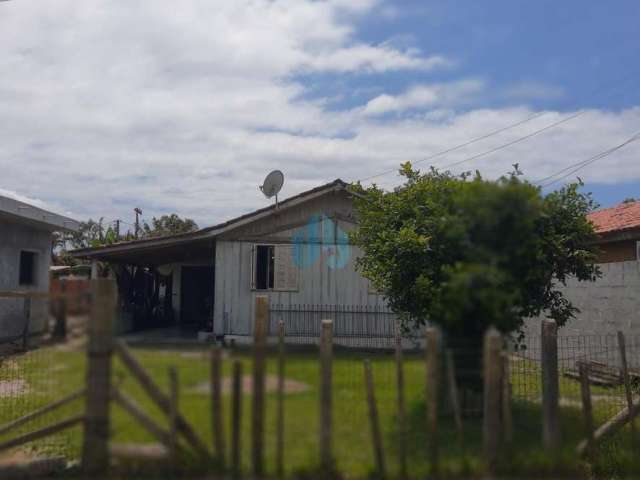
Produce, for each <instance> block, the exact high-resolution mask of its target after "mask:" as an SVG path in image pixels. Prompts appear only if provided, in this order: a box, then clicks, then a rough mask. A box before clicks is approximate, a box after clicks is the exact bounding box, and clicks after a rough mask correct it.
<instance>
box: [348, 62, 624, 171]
mask: <svg viewBox="0 0 640 480" xmlns="http://www.w3.org/2000/svg"><path fill="white" fill-rule="evenodd" d="M634 76H635V72H631V73H629V74H628V75H625V76H624V77H623V79H622V82H623V84H624V83H626V81H627V80H629V79H630V78H633V77H634ZM598 90H599V88H596V89H594V90H593V91H592V93H596V92H597V91H598ZM612 93H615V92H610V93H609V94H608V95H605V96H604V98H609V97H610V96H611V94H612ZM586 112H587V110H581V111H579V112H577V113H575V114H573V115H571V116H569V117H566V118H564V119H562V120H560V121H558V122H555V123H553V124H550V125H547V126H546V127H543V128H542V129H539V130H536V131H534V132H532V133H530V134H528V135H525V136H524V137H520V138H518V139H516V140H513V141H511V142H508V143H506V144H503V145H499V146H498V147H495V148H492V149H490V150H487V151H485V152H482V153H479V154H477V155H473V156H471V157H468V158H465V159H463V160H459V161H456V162H453V163H450V164H448V165H444V166H443V167H440V168H450V167H453V166H456V165H460V164H462V163H465V162H470V161H472V160H475V159H477V158H480V157H483V156H486V155H490V154H491V153H494V152H497V151H499V150H502V149H503V148H507V147H509V146H511V145H514V144H516V143H519V142H522V141H524V140H527V139H529V138H531V137H534V136H536V135H538V134H540V133H543V132H545V131H547V130H549V129H551V128H554V127H555V126H557V125H560V124H562V123H565V122H568V121H570V120H573V119H574V118H577V117H579V116H581V115H583V114H585V113H586ZM547 113H549V112H540V113H537V114H535V115H531V116H529V117H527V118H525V119H523V120H520V121H519V122H516V123H514V124H510V125H507V126H505V127H502V128H499V129H498V130H494V131H492V132H489V133H486V134H484V135H481V136H479V137H476V138H473V139H471V140H469V141H467V142H464V143H461V144H459V145H456V146H454V147H451V148H448V149H446V150H442V151H440V152H437V153H435V154H433V155H430V156H428V157H425V158H422V159H419V160H415V161H413V163H414V164H417V163H422V162H425V161H427V160H431V159H433V158H437V157H439V156H442V155H445V154H447V153H450V152H453V151H455V150H458V149H460V148H462V147H465V146H467V145H471V144H473V143H475V142H478V141H480V140H483V139H485V138H489V137H491V136H494V135H497V134H498V133H501V132H504V131H506V130H509V129H511V128H514V127H517V126H519V125H522V124H524V123H527V122H529V121H531V120H534V119H535V118H538V117H540V116H542V115H546V114H547ZM397 171H398V168H393V169H389V170H385V171H383V172H381V173H378V174H376V175H370V176H368V177H365V178H362V179H360V180H358V181H360V182H365V181H367V180H371V179H374V178H378V177H381V176H383V175H387V174H389V173H393V172H397Z"/></svg>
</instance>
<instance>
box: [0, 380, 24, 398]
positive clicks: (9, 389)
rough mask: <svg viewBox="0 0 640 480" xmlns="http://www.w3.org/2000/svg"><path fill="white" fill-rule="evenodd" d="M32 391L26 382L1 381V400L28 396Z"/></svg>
mask: <svg viewBox="0 0 640 480" xmlns="http://www.w3.org/2000/svg"><path fill="white" fill-rule="evenodd" d="M30 391H31V389H30V388H29V384H28V383H27V382H26V381H25V380H22V379H17V380H0V398H6V397H14V396H19V395H26V394H27V393H29V392H30Z"/></svg>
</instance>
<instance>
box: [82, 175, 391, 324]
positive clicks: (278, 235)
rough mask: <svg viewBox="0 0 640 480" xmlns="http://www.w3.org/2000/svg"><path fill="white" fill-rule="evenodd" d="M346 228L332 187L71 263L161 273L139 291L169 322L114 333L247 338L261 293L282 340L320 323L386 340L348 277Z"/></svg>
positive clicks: (86, 253)
mask: <svg viewBox="0 0 640 480" xmlns="http://www.w3.org/2000/svg"><path fill="white" fill-rule="evenodd" d="M355 226H356V218H355V213H354V205H353V197H352V194H351V193H349V192H348V191H347V184H345V183H344V182H343V181H341V180H335V181H333V182H331V183H329V184H326V185H323V186H320V187H317V188H314V189H312V190H309V191H306V192H304V193H301V194H299V195H296V196H294V197H291V198H288V199H286V200H283V201H281V202H279V204H278V205H277V207H276V206H275V205H271V206H269V207H267V208H263V209H260V210H257V211H254V212H251V213H249V214H246V215H243V216H241V217H238V218H234V219H232V220H229V221H227V222H224V223H221V224H219V225H215V226H213V227H208V228H204V229H202V230H199V231H197V232H194V233H188V234H182V235H175V236H172V237H164V238H156V239H144V240H138V241H131V242H126V243H118V244H114V245H110V246H106V247H101V248H91V249H84V250H77V251H75V252H73V255H75V256H77V257H84V258H88V259H91V260H93V261H108V262H110V263H111V264H118V265H120V266H121V268H127V269H129V270H128V271H129V272H131V271H132V270H131V269H132V268H134V266H135V267H137V269H138V270H139V269H140V268H142V269H144V270H145V271H147V272H152V271H155V272H159V273H160V274H161V275H160V276H158V277H156V278H160V280H159V284H160V286H159V288H153V287H151V288H148V291H149V292H155V296H156V297H157V298H158V299H159V302H160V303H163V304H164V305H165V307H166V309H168V310H170V312H171V314H172V315H170V316H171V318H170V319H168V316H167V315H166V314H165V315H164V316H163V317H162V318H160V317H159V316H158V315H156V316H155V317H154V316H153V315H151V317H152V318H149V316H150V315H149V314H148V312H147V314H146V315H145V318H141V317H140V315H139V317H140V318H137V319H136V318H134V319H131V318H129V320H128V322H129V324H128V325H123V326H122V329H123V330H128V329H140V328H143V327H144V328H149V327H156V326H161V325H178V326H181V327H184V328H192V329H194V330H195V329H197V330H199V331H203V330H205V331H213V332H214V333H215V335H216V336H223V335H225V336H230V335H232V336H235V337H247V336H250V335H251V334H252V322H253V318H254V311H253V310H254V305H255V296H256V295H258V294H266V295H268V296H269V301H270V304H271V306H272V312H273V314H272V320H275V319H276V315H275V314H276V313H279V314H280V316H281V317H282V318H285V320H286V321H288V322H289V329H290V331H293V330H296V329H297V330H299V331H300V333H302V330H305V329H306V330H308V333H310V334H311V333H312V330H314V329H315V328H316V327H315V326H316V324H317V323H318V321H319V317H320V316H323V315H325V316H326V315H331V316H332V317H334V318H336V319H337V320H336V328H337V329H342V330H343V331H344V333H345V334H346V335H352V334H353V335H355V334H358V332H360V333H361V334H362V335H368V334H375V335H382V334H390V333H391V331H392V328H393V319H392V318H391V317H392V316H391V315H390V314H389V313H388V311H387V310H386V308H385V303H384V301H383V298H382V297H381V296H380V295H378V294H376V293H375V292H374V291H373V290H372V288H371V286H370V283H369V281H368V280H366V279H365V278H363V277H362V276H361V275H360V274H359V273H358V272H357V271H356V268H355V260H356V258H357V257H358V255H359V252H358V250H357V248H355V247H354V246H352V245H351V244H350V242H349V238H348V232H349V231H350V230H351V229H353V228H354V227H355ZM134 277H135V274H134ZM121 283H126V282H121ZM121 287H122V286H121ZM122 290H123V289H122V288H121V294H122ZM134 297H136V298H139V297H140V295H137V296H135V295H134ZM163 298H164V300H162V299H163ZM152 303H153V302H152ZM125 307H126V305H125ZM129 310H131V309H129ZM138 312H139V309H138ZM165 313H166V312H165ZM125 318H127V317H126V316H125ZM341 319H342V320H341Z"/></svg>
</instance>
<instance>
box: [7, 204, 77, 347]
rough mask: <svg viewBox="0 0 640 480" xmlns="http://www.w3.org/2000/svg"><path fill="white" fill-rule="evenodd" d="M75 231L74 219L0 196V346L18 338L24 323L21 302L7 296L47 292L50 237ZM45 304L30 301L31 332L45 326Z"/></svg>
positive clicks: (24, 317) (22, 304) (24, 314)
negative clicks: (17, 293)
mask: <svg viewBox="0 0 640 480" xmlns="http://www.w3.org/2000/svg"><path fill="white" fill-rule="evenodd" d="M77 228H78V223H77V222H76V221H75V220H72V219H70V218H67V217H63V216H61V215H57V214H55V213H51V212H48V211H46V210H43V209H41V208H39V207H36V206H34V205H30V204H28V203H24V202H21V201H18V200H15V199H13V198H9V197H5V196H0V343H3V342H5V341H9V340H12V339H14V338H16V337H19V336H21V335H22V334H23V332H24V328H25V324H26V312H25V307H24V304H25V301H24V299H22V298H8V295H7V294H8V293H10V292H17V291H19V292H43V293H46V292H48V291H49V265H50V262H51V251H52V240H53V236H52V234H53V232H56V231H57V232H59V231H72V230H76V229H77ZM3 293H4V294H5V295H4V296H3V295H2V294H3ZM46 303H47V302H46V300H44V299H34V300H33V301H32V302H31V306H30V311H29V316H30V321H29V330H30V331H31V332H34V333H35V332H38V331H41V330H42V329H43V328H44V327H45V321H46V318H47V305H46Z"/></svg>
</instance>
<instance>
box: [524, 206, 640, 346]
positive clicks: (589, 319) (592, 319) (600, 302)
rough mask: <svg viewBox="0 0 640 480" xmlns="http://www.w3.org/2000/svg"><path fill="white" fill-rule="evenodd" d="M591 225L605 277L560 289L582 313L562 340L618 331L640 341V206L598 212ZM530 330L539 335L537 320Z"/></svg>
mask: <svg viewBox="0 0 640 480" xmlns="http://www.w3.org/2000/svg"><path fill="white" fill-rule="evenodd" d="M589 220H591V222H592V223H593V225H594V227H595V230H596V232H597V233H598V237H599V239H598V247H599V248H600V255H599V258H598V264H599V267H600V270H601V272H602V277H601V278H599V279H598V280H596V281H595V282H578V281H577V280H574V279H570V280H569V281H568V282H567V285H566V287H563V288H562V290H563V292H564V294H565V296H566V297H567V298H568V299H569V300H570V301H571V302H572V303H573V304H574V305H575V306H576V307H578V308H579V309H580V313H578V314H577V315H576V318H575V319H572V320H570V321H569V322H568V323H567V324H566V325H565V326H564V327H563V328H561V329H560V331H559V335H561V336H575V335H607V334H608V335H615V334H616V333H617V331H618V330H621V331H623V332H624V333H625V335H627V336H628V337H632V336H636V335H640V201H634V202H626V203H622V204H620V205H617V206H615V207H612V208H606V209H603V210H598V211H596V212H593V213H591V214H590V215H589ZM527 328H528V332H530V333H531V334H534V335H536V334H539V333H540V324H539V319H536V320H535V321H533V320H531V321H528V322H527ZM634 340H635V339H634ZM634 343H635V342H634Z"/></svg>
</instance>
